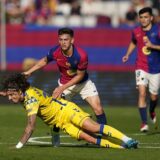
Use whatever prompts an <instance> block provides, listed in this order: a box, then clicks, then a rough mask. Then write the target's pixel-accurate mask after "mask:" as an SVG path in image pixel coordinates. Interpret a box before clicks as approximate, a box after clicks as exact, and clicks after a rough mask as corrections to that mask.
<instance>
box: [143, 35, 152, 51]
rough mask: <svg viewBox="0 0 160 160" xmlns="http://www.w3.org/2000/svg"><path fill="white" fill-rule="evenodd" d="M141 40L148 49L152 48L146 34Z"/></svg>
mask: <svg viewBox="0 0 160 160" xmlns="http://www.w3.org/2000/svg"><path fill="white" fill-rule="evenodd" d="M143 42H144V43H145V46H146V47H147V48H148V49H150V48H152V46H153V44H152V43H151V41H150V40H149V38H148V37H147V36H144V37H143Z"/></svg>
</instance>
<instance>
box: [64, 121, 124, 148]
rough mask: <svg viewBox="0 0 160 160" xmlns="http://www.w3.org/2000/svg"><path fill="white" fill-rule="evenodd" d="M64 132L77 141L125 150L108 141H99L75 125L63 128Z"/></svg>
mask: <svg viewBox="0 0 160 160" xmlns="http://www.w3.org/2000/svg"><path fill="white" fill-rule="evenodd" d="M63 131H64V132H66V133H68V134H69V135H70V136H71V137H73V138H76V139H81V140H85V141H87V142H89V143H92V144H96V145H98V146H101V147H107V148H124V147H123V146H121V145H118V144H114V143H112V142H110V141H108V140H105V139H99V138H96V137H93V136H91V135H89V134H88V133H86V132H84V131H82V130H81V129H80V128H78V127H77V126H75V125H74V124H71V123H68V124H65V125H64V126H63Z"/></svg>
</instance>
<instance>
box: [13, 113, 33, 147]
mask: <svg viewBox="0 0 160 160" xmlns="http://www.w3.org/2000/svg"><path fill="white" fill-rule="evenodd" d="M35 124H36V114H33V115H31V116H28V122H27V126H26V128H25V130H24V133H23V135H22V137H21V139H20V141H19V142H18V143H17V145H16V146H15V147H16V148H17V149H20V148H22V147H23V146H24V144H26V143H27V141H28V139H29V138H30V137H31V135H32V133H33V131H34V128H35Z"/></svg>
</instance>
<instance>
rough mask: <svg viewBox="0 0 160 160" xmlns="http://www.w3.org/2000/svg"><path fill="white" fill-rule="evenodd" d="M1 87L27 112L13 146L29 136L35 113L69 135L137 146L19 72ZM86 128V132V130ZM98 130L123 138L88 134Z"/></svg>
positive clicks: (107, 144) (105, 144)
mask: <svg viewBox="0 0 160 160" xmlns="http://www.w3.org/2000/svg"><path fill="white" fill-rule="evenodd" d="M2 86H3V91H1V92H0V95H2V96H7V97H8V99H9V100H10V101H12V102H14V103H22V104H23V105H24V108H25V110H26V111H27V115H28V122H27V125H26V128H25V130H24V133H23V135H22V137H21V138H20V141H19V142H18V143H17V145H16V146H15V147H16V148H17V149H20V148H22V147H23V146H24V144H26V142H27V141H28V139H29V138H30V137H31V135H32V133H33V131H34V128H35V124H36V117H37V116H38V117H40V118H41V119H42V120H43V121H44V122H45V123H46V124H47V125H48V126H50V127H53V126H54V125H56V126H57V127H59V128H60V129H62V130H63V131H64V132H66V133H68V134H69V135H70V136H71V137H74V138H76V139H83V140H85V141H87V142H89V143H92V144H97V145H99V146H101V147H107V148H137V145H138V142H137V141H136V140H134V139H132V138H130V137H127V136H126V135H125V134H123V133H122V132H120V131H118V130H117V129H115V128H113V127H111V126H109V125H104V124H98V123H97V122H95V121H93V120H92V119H91V118H90V115H89V114H88V113H86V112H84V111H83V110H82V109H80V108H79V107H78V106H77V105H76V104H75V103H72V102H70V101H67V100H64V99H62V98H57V99H53V98H52V97H50V96H48V95H47V94H46V93H45V92H44V91H42V90H40V89H38V88H35V87H32V86H30V84H29V82H27V80H26V78H25V76H24V75H22V74H13V75H10V76H9V77H8V78H6V79H5V80H4V81H3V83H2ZM86 131H87V132H86ZM89 133H91V134H95V135H96V133H100V134H102V135H106V136H108V137H114V138H117V139H119V140H121V141H122V145H120V144H115V143H112V142H111V141H109V140H107V139H104V138H99V137H95V136H91V135H90V134H89Z"/></svg>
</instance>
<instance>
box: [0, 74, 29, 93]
mask: <svg viewBox="0 0 160 160" xmlns="http://www.w3.org/2000/svg"><path fill="white" fill-rule="evenodd" d="M29 86H30V83H29V82H28V81H27V79H26V77H25V75H23V74H21V73H15V74H11V75H9V76H7V77H6V78H5V79H4V81H3V82H2V88H3V90H6V91H7V90H10V89H12V90H17V91H18V90H21V91H22V92H25V91H26V90H27V89H28V88H29Z"/></svg>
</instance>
